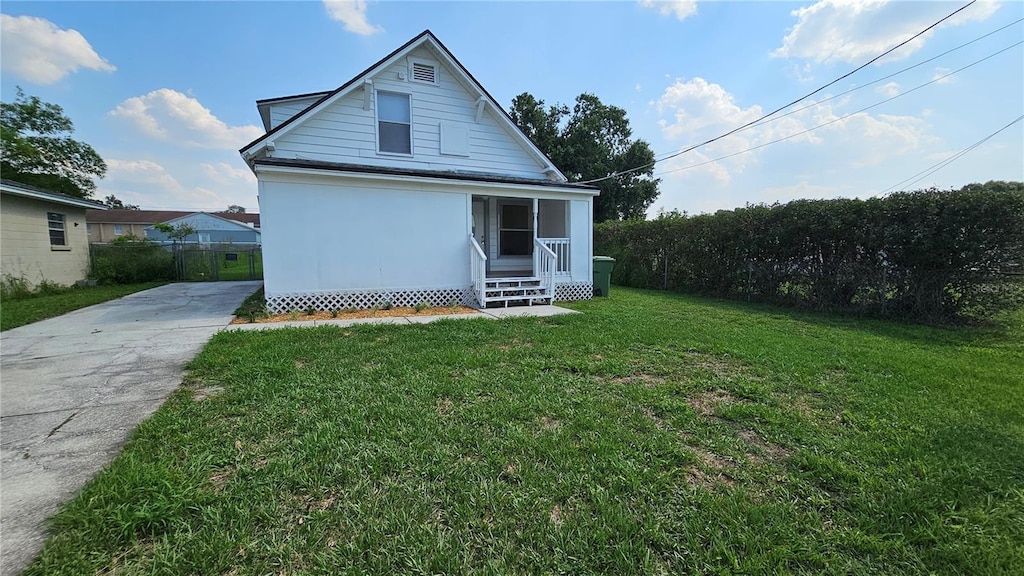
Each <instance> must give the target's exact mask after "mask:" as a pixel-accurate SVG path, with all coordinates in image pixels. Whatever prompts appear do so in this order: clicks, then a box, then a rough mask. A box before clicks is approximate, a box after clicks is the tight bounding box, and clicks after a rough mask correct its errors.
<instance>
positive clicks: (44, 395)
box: [0, 282, 260, 576]
mask: <svg viewBox="0 0 1024 576" xmlns="http://www.w3.org/2000/svg"><path fill="white" fill-rule="evenodd" d="M259 285H260V282H211V283H186V284H170V285H167V286H161V287H159V288H154V289H152V290H147V291H145V292H139V293H136V294H132V295H130V296H126V297H124V298H121V299H119V300H114V301H111V302H106V303H104V304H98V305H96V306H90V307H88V308H83V309H81V310H77V311H75V312H71V313H69V314H65V315H64V316H60V317H57V318H51V319H49V320H43V321H41V322H37V323H35V324H30V325H28V326H22V327H21V328H15V329H13V330H8V331H7V332H3V333H0V550H2V554H0V574H3V575H5V576H6V575H13V574H17V573H18V572H20V571H21V570H22V569H23V568H24V567H25V565H26V564H27V563H28V562H29V561H31V560H32V558H33V557H34V556H35V554H37V553H38V552H39V550H40V549H41V548H42V545H43V542H44V541H45V537H46V533H45V529H46V524H45V521H46V519H47V518H49V517H50V516H51V515H53V514H54V513H55V512H56V511H57V508H58V506H59V505H60V504H61V503H62V502H64V501H66V500H68V499H69V498H71V497H72V496H73V495H74V494H75V493H76V492H78V490H80V489H81V488H82V486H83V485H84V484H85V483H86V482H87V481H88V480H89V479H90V478H92V477H93V476H94V475H95V474H96V473H97V472H99V471H100V470H101V469H102V468H103V467H104V466H106V464H107V463H108V462H110V460H112V459H113V458H114V457H115V456H116V455H117V454H118V453H119V452H120V450H121V447H122V445H123V444H124V442H125V440H127V438H128V436H129V434H130V433H131V432H132V430H134V429H135V427H136V426H138V424H139V423H140V422H142V421H143V420H144V419H145V418H146V417H148V416H149V415H150V414H152V413H153V411H155V410H156V409H157V408H158V407H159V406H160V405H161V404H162V403H163V401H164V399H165V398H166V397H167V396H168V395H169V394H170V393H171V392H173V391H174V390H175V389H176V388H178V386H179V385H180V384H181V379H182V375H183V371H184V367H185V364H186V363H187V362H188V361H189V360H191V359H192V358H193V357H194V356H195V355H196V353H197V352H198V351H199V350H200V348H202V346H203V345H204V344H205V343H206V341H207V340H208V339H209V338H210V336H212V335H213V334H215V333H216V332H217V331H219V330H221V329H223V328H224V327H225V326H226V325H227V324H228V322H230V321H231V319H232V312H233V311H234V310H235V308H236V307H237V306H238V305H239V304H240V303H241V302H242V300H244V299H245V297H246V296H248V295H249V294H251V293H252V292H253V291H254V290H256V288H258V287H259Z"/></svg>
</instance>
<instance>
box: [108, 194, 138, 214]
mask: <svg viewBox="0 0 1024 576" xmlns="http://www.w3.org/2000/svg"><path fill="white" fill-rule="evenodd" d="M103 203H104V204H106V205H107V206H109V207H110V208H111V209H113V210H138V209H139V206H138V205H137V204H125V203H124V202H122V201H121V199H120V198H118V197H117V196H114V195H113V194H111V195H110V196H107V197H106V198H104V199H103Z"/></svg>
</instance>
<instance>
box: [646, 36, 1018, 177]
mask: <svg viewBox="0 0 1024 576" xmlns="http://www.w3.org/2000/svg"><path fill="white" fill-rule="evenodd" d="M1021 44H1024V40H1021V41H1020V42H1017V43H1016V44H1012V45H1010V46H1007V47H1006V48H1003V49H1002V50H999V51H998V52H993V53H992V54H989V55H988V56H985V57H984V58H982V59H980V60H975V61H974V62H971V63H970V64H968V65H966V66H964V67H962V68H958V69H956V70H953V71H952V72H949V73H947V74H943V75H942V76H938V77H936V78H933V79H932V80H929V81H928V82H925V83H924V84H919V85H917V86H915V87H913V88H911V89H910V90H907V91H905V92H902V93H900V94H897V95H895V96H891V97H889V98H886V99H885V100H881V101H879V102H875V103H874V104H871V105H870V106H865V107H864V108H861V109H860V110H856V111H854V112H850V113H849V114H845V115H843V116H839V117H838V118H833V119H832V120H829V121H828V122H825V123H822V124H818V125H817V126H812V127H810V128H808V129H806V130H802V131H800V132H797V133H795V134H790V135H789V136H784V137H782V138H778V139H776V140H772V141H770V142H765V143H763V144H758V145H757V146H753V147H751V148H747V149H746V150H740V151H739V152H733V153H732V154H726V155H725V156H719V157H718V158H713V159H711V160H707V161H705V162H700V163H698V164H691V165H689V166H683V167H681V168H673V169H672V170H663V171H661V172H658V173H657V174H655V176H661V175H664V174H671V173H672V172H679V171H681V170H689V169H691V168H697V167H699V166H704V165H707V164H712V163H714V162H718V161H719V160H725V159H726V158H732V157H733V156H739V155H740V154H746V153H747V152H752V151H754V150H758V149H760V148H764V147H765V146H769V145H771V144H777V143H779V142H783V141H785V140H789V139H791V138H796V137H797V136H802V135H804V134H807V133H808V132H811V131H813V130H817V129H818V128H823V127H825V126H828V125H830V124H835V123H836V122H839V121H840V120H845V119H847V118H849V117H851V116H853V115H855V114H860V113H861V112H865V111H867V110H870V109H872V108H875V107H878V106H881V105H882V104H885V103H887V102H891V101H893V100H895V99H897V98H902V97H903V96H906V95H907V94H910V93H912V92H916V91H918V90H920V89H921V88H924V87H925V86H928V85H930V84H935V83H936V82H941V81H943V80H945V79H946V78H949V77H950V76H952V75H954V74H957V73H959V72H963V71H964V70H966V69H968V68H970V67H972V66H975V65H977V64H981V63H982V62H984V61H986V60H988V59H990V58H994V57H996V56H998V55H999V54H1002V53H1003V52H1006V51H1007V50H1011V49H1013V48H1016V47H1017V46H1020V45H1021Z"/></svg>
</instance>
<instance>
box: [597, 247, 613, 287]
mask: <svg viewBox="0 0 1024 576" xmlns="http://www.w3.org/2000/svg"><path fill="white" fill-rule="evenodd" d="M614 269H615V258H612V257H610V256H594V296H607V295H608V291H609V290H610V289H611V287H612V270H614Z"/></svg>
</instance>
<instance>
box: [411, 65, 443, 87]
mask: <svg viewBox="0 0 1024 576" xmlns="http://www.w3.org/2000/svg"><path fill="white" fill-rule="evenodd" d="M412 79H413V80H415V81H417V82H427V83H429V84H435V83H437V69H436V68H434V67H433V66H431V65H430V64H421V63H419V62H413V64H412Z"/></svg>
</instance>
